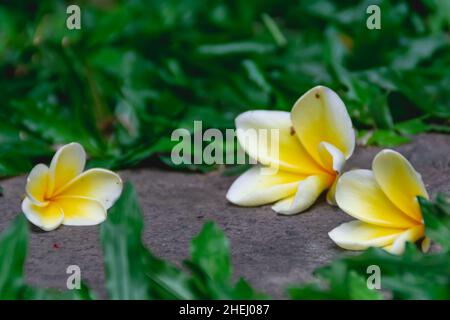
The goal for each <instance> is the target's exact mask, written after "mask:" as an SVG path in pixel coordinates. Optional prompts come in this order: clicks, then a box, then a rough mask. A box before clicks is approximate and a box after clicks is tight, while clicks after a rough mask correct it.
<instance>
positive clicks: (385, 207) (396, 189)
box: [329, 150, 429, 254]
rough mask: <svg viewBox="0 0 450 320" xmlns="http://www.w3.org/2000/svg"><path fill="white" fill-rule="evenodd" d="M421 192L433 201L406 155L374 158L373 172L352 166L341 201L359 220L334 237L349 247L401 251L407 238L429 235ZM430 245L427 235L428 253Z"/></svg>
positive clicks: (387, 152) (338, 198)
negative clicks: (421, 205) (425, 226)
mask: <svg viewBox="0 0 450 320" xmlns="http://www.w3.org/2000/svg"><path fill="white" fill-rule="evenodd" d="M417 196H422V197H424V198H427V199H428V193H427V191H426V190H425V186H424V184H423V181H422V178H421V176H420V174H419V173H417V172H416V171H415V170H414V168H413V167H412V165H411V164H410V163H409V162H408V160H406V159H405V158H404V157H403V156H402V155H401V154H400V153H398V152H396V151H393V150H383V151H381V152H380V153H378V155H376V156H375V158H374V159H373V163H372V171H371V170H352V171H349V172H346V173H344V174H343V175H342V176H341V178H340V179H339V181H338V183H337V186H336V202H337V204H338V206H339V207H340V208H341V209H342V210H343V211H345V212H346V213H348V214H349V215H351V216H352V217H355V218H357V219H358V220H354V221H351V222H347V223H343V224H341V225H340V226H339V227H337V228H335V229H333V230H332V231H331V232H330V233H329V236H330V237H331V239H332V240H333V241H334V242H335V243H336V244H337V245H338V246H340V247H342V248H344V249H348V250H365V249H367V248H368V247H382V248H384V249H386V250H387V251H389V252H391V253H394V254H401V253H402V252H403V250H404V248H405V242H406V241H410V242H416V241H417V240H419V239H420V238H422V237H424V224H423V220H422V213H421V210H420V206H419V202H418V200H417ZM428 245H429V240H428V239H425V241H424V242H423V244H422V248H423V250H424V251H426V250H427V246H428Z"/></svg>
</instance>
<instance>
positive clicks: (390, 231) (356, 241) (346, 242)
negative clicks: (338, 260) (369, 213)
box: [328, 220, 405, 250]
mask: <svg viewBox="0 0 450 320" xmlns="http://www.w3.org/2000/svg"><path fill="white" fill-rule="evenodd" d="M404 231H405V230H404V229H396V228H386V227H380V226H376V225H373V224H369V223H365V222H362V221H358V220H354V221H350V222H347V223H343V224H341V225H340V226H338V227H336V228H334V229H333V230H331V231H330V232H329V233H328V235H329V236H330V238H331V240H333V241H334V242H335V243H336V244H337V245H338V246H339V247H341V248H344V249H347V250H365V249H367V248H369V247H383V246H386V245H390V244H391V243H393V242H394V240H395V239H396V238H397V237H398V236H400V235H401V234H402V233H403V232H404Z"/></svg>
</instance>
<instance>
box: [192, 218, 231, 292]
mask: <svg viewBox="0 0 450 320" xmlns="http://www.w3.org/2000/svg"><path fill="white" fill-rule="evenodd" d="M191 256H192V262H193V263H195V264H196V265H198V266H199V267H200V268H202V269H203V270H205V273H206V274H207V275H208V276H209V277H210V278H211V280H213V281H215V282H218V283H226V282H228V281H229V280H230V277H231V263H230V261H231V258H230V244H229V241H228V239H227V238H226V236H225V234H224V233H223V231H222V230H220V229H219V228H218V227H217V226H216V225H215V224H214V223H212V222H209V223H206V224H205V225H204V226H203V229H202V231H201V232H200V233H199V234H198V235H197V236H196V237H195V238H194V239H193V240H192V244H191Z"/></svg>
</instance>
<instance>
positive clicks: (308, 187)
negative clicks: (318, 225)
mask: <svg viewBox="0 0 450 320" xmlns="http://www.w3.org/2000/svg"><path fill="white" fill-rule="evenodd" d="M332 182H333V181H332V178H331V177H330V176H328V175H316V176H309V177H307V178H306V179H304V180H302V181H300V182H299V183H298V187H297V192H296V193H295V195H293V196H291V197H289V198H286V199H283V200H280V201H278V202H277V203H275V205H274V206H273V207H272V209H273V210H274V211H276V212H278V213H280V214H285V215H291V214H297V213H300V212H302V211H305V210H306V209H308V208H309V207H310V206H311V205H313V204H314V202H316V200H317V198H318V197H319V196H320V194H321V193H322V192H323V191H324V190H325V189H327V188H328V187H329V186H330V185H331V184H332Z"/></svg>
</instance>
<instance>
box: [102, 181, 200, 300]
mask: <svg viewBox="0 0 450 320" xmlns="http://www.w3.org/2000/svg"><path fill="white" fill-rule="evenodd" d="M142 230H143V219H142V210H141V208H140V206H139V203H138V200H137V195H136V193H135V191H134V188H133V187H132V186H131V184H126V185H125V188H124V190H123V192H122V195H121V197H120V198H119V200H118V201H117V203H116V204H115V205H114V207H113V208H112V209H111V210H110V212H109V214H108V220H107V221H106V222H105V223H103V224H102V227H101V243H102V248H103V255H104V263H105V272H106V279H107V281H106V287H107V290H108V296H109V298H111V299H126V300H131V299H193V298H195V296H194V295H193V293H192V292H191V289H190V288H189V281H188V277H187V276H186V275H184V274H183V273H182V272H181V271H180V270H178V269H177V268H175V267H173V266H172V265H170V264H168V263H166V262H165V261H163V260H161V259H158V258H156V257H155V256H153V255H152V254H151V253H150V252H149V251H148V249H147V248H146V247H145V246H144V244H143V243H142V240H141V237H142Z"/></svg>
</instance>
